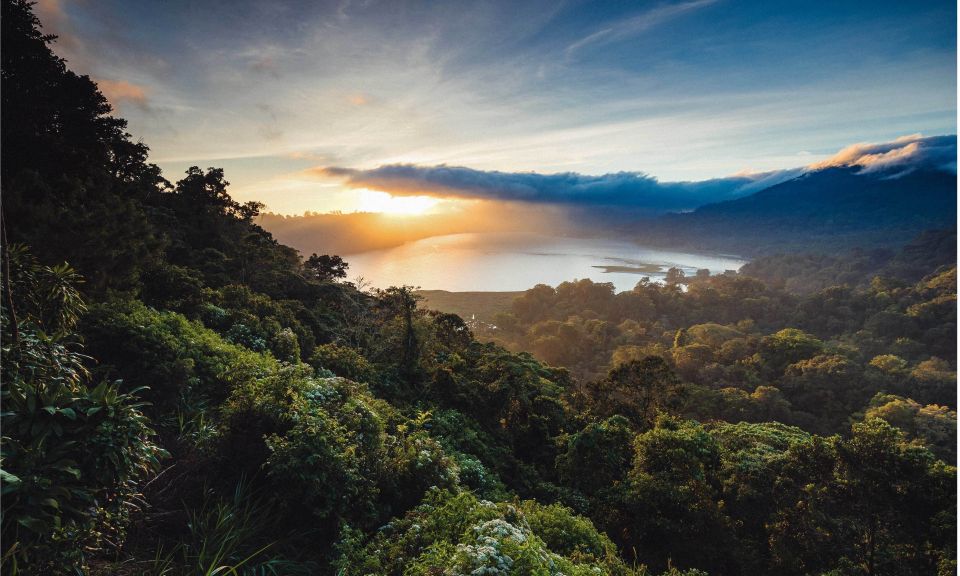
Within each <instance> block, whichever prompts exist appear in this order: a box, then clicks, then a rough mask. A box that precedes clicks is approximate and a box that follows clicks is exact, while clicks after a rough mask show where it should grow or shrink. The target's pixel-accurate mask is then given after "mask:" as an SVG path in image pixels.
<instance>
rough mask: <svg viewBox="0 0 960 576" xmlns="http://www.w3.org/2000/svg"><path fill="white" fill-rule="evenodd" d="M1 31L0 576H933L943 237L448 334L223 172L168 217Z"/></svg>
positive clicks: (68, 87) (456, 320)
mask: <svg viewBox="0 0 960 576" xmlns="http://www.w3.org/2000/svg"><path fill="white" fill-rule="evenodd" d="M2 16H3V17H2V18H0V21H2V24H3V34H2V43H3V50H2V51H0V52H2V75H3V82H4V90H3V93H2V99H3V102H2V104H3V106H2V107H0V110H2V121H3V124H4V136H5V137H8V140H11V141H14V142H16V143H17V145H16V146H5V147H3V149H2V156H3V158H2V160H3V162H2V163H0V172H2V174H0V176H2V186H3V191H4V207H3V208H4V214H3V218H2V220H3V227H4V230H3V232H4V238H3V240H4V246H3V249H4V254H3V258H4V261H3V262H2V264H3V266H4V268H3V294H2V296H3V297H2V299H0V305H2V308H3V310H2V312H3V330H2V331H0V332H2V347H3V356H4V357H3V367H2V370H3V373H2V394H3V398H2V400H3V404H4V412H3V414H2V416H0V418H2V422H0V424H2V428H3V433H4V436H3V438H2V446H0V448H2V466H3V469H2V471H0V472H2V473H0V482H2V487H3V519H2V524H3V534H2V537H3V542H4V550H3V564H4V565H3V568H4V570H5V571H7V572H10V573H18V572H21V573H42V574H46V573H57V572H71V573H77V571H78V570H83V569H85V568H87V567H91V568H94V569H95V570H94V572H96V571H99V572H100V573H118V574H141V573H151V574H179V573H200V574H211V575H212V574H298V573H326V572H331V571H332V569H333V568H337V569H339V571H340V572H339V573H341V574H367V573H374V574H440V573H451V574H453V573H479V572H477V571H484V573H496V572H511V573H516V574H559V573H563V574H568V575H569V574H588V573H589V574H596V573H607V574H647V573H648V572H647V569H646V568H644V567H643V566H642V565H640V564H639V563H641V562H643V563H646V564H647V565H650V566H652V567H654V568H655V569H657V570H666V572H665V573H666V574H670V575H672V576H676V575H678V574H681V572H680V569H681V568H686V569H688V572H686V574H689V575H694V574H697V575H702V574H703V573H702V572H700V571H699V569H708V570H710V571H711V572H712V573H716V574H772V573H777V574H785V575H792V574H796V575H798V576H799V575H800V574H891V575H899V574H904V575H905V574H917V573H925V574H926V573H940V574H946V573H951V570H952V571H955V566H956V561H955V558H956V550H955V545H954V542H955V532H956V519H955V516H956V513H955V508H956V495H955V480H956V469H955V468H954V467H953V466H950V465H948V464H947V463H944V462H943V461H942V460H938V459H937V456H939V457H942V458H947V459H949V460H952V459H953V458H955V451H954V450H955V447H954V446H953V444H954V442H955V437H956V414H955V410H954V407H955V405H956V356H955V350H956V268H955V266H953V263H954V261H955V253H954V254H953V256H952V259H951V258H947V259H944V258H942V257H941V256H940V254H941V253H942V252H944V250H945V248H946V247H947V246H948V244H949V243H944V242H945V240H944V239H945V238H946V236H949V234H946V235H945V234H939V235H932V236H929V237H927V238H926V239H925V240H923V241H922V242H919V243H915V245H912V246H908V247H907V248H905V249H904V250H903V251H902V253H900V254H897V255H891V254H887V253H885V254H879V253H873V252H860V253H856V254H853V255H852V257H851V258H837V257H832V256H831V257H824V258H784V259H780V260H776V259H773V260H769V261H766V262H762V263H757V265H752V266H748V267H747V270H748V271H750V270H753V271H754V272H755V273H756V274H758V275H759V276H763V277H764V278H766V281H761V280H758V279H757V278H752V277H748V276H746V275H743V274H734V273H729V274H724V275H720V276H710V275H709V274H706V273H704V271H698V273H697V275H696V276H695V277H685V276H683V274H682V273H681V271H679V270H677V269H673V270H671V271H670V275H669V276H670V277H669V282H668V283H667V284H666V285H661V284H657V283H652V282H650V281H649V280H647V279H643V280H641V281H640V282H638V283H637V285H636V286H635V287H634V289H633V290H629V291H624V292H621V293H617V292H616V291H615V290H614V287H613V285H612V284H609V283H594V282H591V281H589V280H580V281H575V282H565V283H561V284H560V285H559V286H557V287H556V288H552V287H549V286H543V285H541V286H536V287H534V288H533V289H531V290H528V291H526V292H524V293H522V294H519V297H518V298H516V300H515V301H514V302H513V304H512V306H510V312H509V313H506V311H505V310H503V308H505V307H506V306H507V304H505V302H504V299H503V296H502V295H500V296H497V297H495V298H493V297H491V296H490V295H486V296H478V297H477V300H476V301H484V302H486V303H487V304H486V305H487V306H488V307H489V306H493V304H496V306H494V307H495V308H497V312H501V313H500V314H499V315H498V316H497V319H496V322H495V323H496V325H497V326H496V327H494V326H492V325H489V324H483V323H477V322H473V321H472V320H471V321H469V322H467V321H464V320H463V318H461V317H460V316H457V315H455V314H451V313H443V312H430V311H426V310H423V309H421V308H420V307H419V302H418V300H419V296H418V294H417V293H415V292H414V291H413V289H412V288H411V287H394V288H390V289H387V290H383V291H373V292H372V293H368V292H364V291H363V290H361V289H358V288H357V287H356V286H354V285H352V284H350V283H347V282H337V281H335V280H338V279H341V278H343V277H344V276H345V272H346V269H347V264H346V263H345V262H344V261H343V260H342V258H340V257H337V256H323V257H321V256H316V255H314V257H311V258H308V259H307V261H306V262H303V261H302V260H301V258H300V257H299V255H298V254H297V253H296V251H295V250H293V249H291V248H289V247H286V246H282V245H280V244H279V243H277V242H276V241H275V240H274V238H273V237H272V236H271V235H270V234H269V233H268V232H266V231H265V230H264V229H263V228H261V227H260V226H259V225H258V224H256V217H257V215H258V213H259V211H260V209H261V208H262V205H260V204H258V203H256V202H248V203H246V204H244V203H240V202H238V201H236V200H234V199H233V198H232V197H231V196H230V194H229V185H228V182H227V181H226V179H225V174H224V173H223V170H222V169H218V168H208V169H206V170H202V169H200V168H198V167H192V168H190V169H189V170H188V171H187V173H186V174H185V177H184V178H182V179H181V180H180V181H179V182H177V183H176V184H175V185H170V184H169V183H168V182H167V181H166V180H164V179H163V178H162V177H161V175H160V171H159V169H158V168H157V167H156V166H154V165H151V164H149V163H147V148H146V147H145V146H143V145H142V144H135V143H133V142H132V141H131V140H130V136H129V135H127V134H125V133H124V130H125V123H124V122H123V121H122V120H119V119H116V118H112V117H110V116H109V115H108V114H109V112H110V108H109V105H108V104H107V102H106V100H105V99H104V98H103V96H102V95H101V94H100V93H99V92H98V91H97V89H96V86H95V85H94V84H93V83H92V82H91V81H90V80H89V79H88V78H86V77H80V76H77V75H75V74H73V73H71V72H69V71H68V70H67V69H66V67H65V64H64V62H63V60H61V59H59V58H57V57H56V56H54V55H53V53H52V52H51V51H50V47H49V42H50V40H51V38H50V37H47V36H44V35H43V34H42V33H41V31H40V29H39V27H38V26H39V25H38V23H37V22H36V20H35V18H34V17H33V15H32V12H31V8H30V5H29V4H27V3H26V2H23V1H21V0H6V1H5V2H4V3H3V15H2ZM7 236H9V238H10V239H12V240H13V241H15V242H17V241H24V240H26V241H29V242H31V243H32V244H33V245H34V249H35V251H36V253H37V254H38V255H39V256H40V260H39V262H38V261H34V260H32V259H31V258H30V257H29V256H28V255H27V253H26V252H25V250H24V249H23V248H20V247H18V246H17V245H16V244H12V245H8V244H7V242H6V239H7ZM64 259H66V260H68V261H70V262H71V264H73V265H74V266H76V267H77V270H79V271H80V273H82V274H83V275H84V277H85V278H87V280H88V282H87V283H85V284H83V287H84V289H85V292H86V294H87V295H88V296H89V297H90V302H91V306H90V309H89V310H87V308H86V306H85V304H84V298H81V294H80V291H79V288H78V287H79V286H80V277H79V276H78V273H77V272H75V271H74V270H73V268H71V267H70V266H68V265H66V264H60V263H61V262H63V260H64ZM40 262H42V263H43V264H41V263H40ZM943 265H946V266H943ZM937 266H941V267H940V268H937ZM817 267H820V268H821V269H822V270H820V271H817ZM844 268H846V269H844ZM798 271H799V272H798ZM878 271H879V272H878ZM931 271H932V273H931ZM761 272H763V273H761ZM801 273H802V274H808V275H809V276H810V278H809V283H803V282H801V281H799V280H798V278H797V275H798V274H801ZM876 273H880V274H881V276H879V277H874V276H875V275H876ZM924 275H926V276H924ZM784 288H786V289H784ZM794 289H796V290H799V291H802V292H803V293H802V294H795V293H792V292H791V291H792V290H794ZM446 312H455V310H447V311H446ZM78 321H79V322H80V325H79V326H80V327H79V329H78V327H77V326H78V325H77V323H78ZM475 330H476V331H478V332H481V331H482V336H489V337H491V338H493V339H494V340H495V342H492V343H480V342H478V341H477V340H476V339H475V337H474V331H475ZM81 342H83V343H84V344H85V346H86V347H85V349H84V352H85V353H87V354H90V357H87V356H84V355H81V354H79V352H78V351H79V350H80V348H79V346H80V344H81ZM513 350H528V351H530V352H531V353H532V354H528V353H516V352H513ZM307 358H309V361H308V363H304V360H306V359H307ZM544 362H546V363H547V364H544ZM551 366H558V367H551ZM334 375H336V376H338V377H333V376H334ZM358 381H359V382H362V383H358ZM144 387H148V388H144ZM141 396H142V397H143V398H144V399H145V400H148V401H150V402H151V403H150V404H145V403H142V402H140V401H138V399H137V397H141ZM870 398H873V400H872V401H869V399H870ZM868 401H869V404H868ZM865 406H866V408H865V410H864V407H865ZM861 411H864V412H863V413H862V414H861V413H860V412H861ZM691 416H694V417H696V419H697V420H699V421H702V422H704V424H701V423H699V422H697V421H695V420H690V419H689V418H690V417H691ZM851 420H852V421H855V422H857V423H856V424H854V426H853V428H852V430H850V429H849V422H850V421H851ZM793 425H796V427H795V426H793ZM894 426H896V428H895V427H894ZM154 428H156V429H157V430H158V432H159V434H157V435H156V440H155V439H154V434H153V429H154ZM811 432H817V433H826V434H831V433H838V432H842V433H844V434H845V436H844V437H840V436H829V437H823V436H817V435H812V434H811ZM158 445H159V446H162V447H164V448H166V449H167V450H169V452H170V454H172V460H173V462H172V463H171V465H170V466H167V467H165V468H164V470H163V471H162V472H160V474H159V475H158V476H153V474H154V472H155V470H156V469H157V463H158V460H159V459H160V458H161V457H162V456H164V452H163V451H162V450H161V449H160V448H159V446H158ZM468 490H469V491H473V492H475V493H471V492H468ZM478 497H481V498H486V499H488V500H489V501H487V500H480V499H478ZM521 498H536V500H526V501H521V500H520V499H521ZM494 501H497V502H496V503H494ZM572 510H576V511H578V512H583V513H586V514H589V516H590V517H589V518H587V517H581V516H577V515H575V514H574V513H573V512H572ZM391 518H392V519H391ZM613 541H615V542H616V544H618V545H620V551H619V552H618V551H617V548H616V546H615V545H614V543H613ZM625 559H629V561H631V562H633V563H634V566H632V567H630V566H628V565H627V564H626V563H625ZM331 564H336V566H332V565H331Z"/></svg>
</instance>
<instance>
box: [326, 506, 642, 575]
mask: <svg viewBox="0 0 960 576" xmlns="http://www.w3.org/2000/svg"><path fill="white" fill-rule="evenodd" d="M337 566H338V569H339V570H340V573H342V574H345V575H349V574H370V573H376V574H405V575H407V574H436V573H440V572H442V573H451V574H469V573H478V572H475V571H477V570H481V571H482V573H485V574H542V575H549V574H623V575H627V574H634V573H636V572H634V571H633V570H631V569H630V568H628V567H627V566H625V565H624V564H623V562H622V561H621V560H620V559H619V558H618V556H617V555H616V553H615V548H614V546H613V544H612V543H611V542H610V541H609V540H608V539H606V538H605V537H604V536H602V535H601V534H599V533H598V532H597V531H596V529H595V528H593V526H592V525H591V524H590V522H589V521H588V520H585V519H582V518H579V517H577V516H573V515H572V514H571V513H570V512H569V510H567V509H565V508H563V507H560V506H546V507H544V506H540V505H538V504H536V503H534V502H524V503H522V504H520V505H512V504H504V503H501V504H494V503H492V502H489V501H486V500H478V499H477V498H476V497H474V496H472V495H471V494H469V493H459V494H453V493H450V492H444V491H431V492H430V493H429V494H428V496H427V497H426V499H425V500H424V502H423V504H421V505H420V506H418V507H417V508H416V509H414V510H412V511H411V512H410V513H408V514H407V515H406V516H405V517H404V518H402V519H398V520H394V521H393V522H391V523H390V524H387V525H386V526H384V527H383V528H382V529H381V530H380V531H379V532H377V534H376V535H375V536H374V537H373V539H372V540H371V541H370V542H368V543H363V542H362V541H357V540H352V541H349V540H345V541H344V542H343V543H342V546H341V557H340V559H339V561H338V563H337ZM640 573H643V572H640Z"/></svg>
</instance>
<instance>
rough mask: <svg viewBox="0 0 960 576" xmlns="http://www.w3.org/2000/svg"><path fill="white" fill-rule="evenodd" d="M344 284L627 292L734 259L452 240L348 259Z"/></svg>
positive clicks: (554, 243) (531, 240) (581, 244)
mask: <svg viewBox="0 0 960 576" xmlns="http://www.w3.org/2000/svg"><path fill="white" fill-rule="evenodd" d="M344 259H345V260H346V261H347V262H348V263H349V264H350V268H349V270H348V273H349V278H350V279H351V280H355V279H357V278H358V277H363V279H364V280H365V281H366V282H368V283H369V284H370V285H371V286H373V287H376V288H387V287H389V286H400V285H404V284H406V285H409V286H416V287H419V288H422V289H424V290H450V291H453V292H467V291H483V292H488V291H489V292H494V291H514V290H526V289H528V288H532V287H533V286H535V285H536V284H549V285H551V286H556V285H557V284H559V283H561V282H565V281H567V280H574V279H583V278H589V279H591V280H593V281H595V282H612V283H613V284H614V286H615V287H616V289H617V291H618V292H620V291H623V290H630V289H632V288H633V287H634V286H635V285H636V284H637V282H638V281H639V280H640V279H641V278H642V277H643V276H648V277H649V278H650V279H651V280H662V279H663V277H664V275H665V274H666V272H667V269H669V268H670V267H671V266H676V267H677V268H680V269H682V270H683V271H684V272H685V273H686V274H687V275H692V274H694V273H695V272H696V270H697V269H698V268H707V269H709V270H710V272H711V273H713V274H718V273H722V272H723V271H725V270H738V269H739V268H740V266H742V265H743V264H746V260H743V259H740V258H738V257H736V256H720V255H705V254H688V253H684V252H672V251H669V250H660V249H656V248H645V247H642V246H638V245H636V244H633V243H630V242H620V241H616V240H605V239H596V238H564V237H550V236H538V235H532V234H490V233H483V234H451V235H448V236H435V237H432V238H426V239H423V240H418V241H416V242H411V243H408V244H404V245H403V246H397V247H395V248H388V249H385V250H374V251H370V252H361V253H358V254H349V255H346V256H344Z"/></svg>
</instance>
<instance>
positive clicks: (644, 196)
mask: <svg viewBox="0 0 960 576" xmlns="http://www.w3.org/2000/svg"><path fill="white" fill-rule="evenodd" d="M956 140H957V139H956V136H955V135H951V136H934V137H928V138H924V137H922V136H920V135H912V136H905V137H902V138H898V139H897V140H894V141H892V142H886V143H879V144H856V145H853V146H848V147H847V148H844V149H842V150H841V151H840V152H838V153H837V154H836V155H834V156H832V157H831V158H829V159H827V160H825V161H823V162H818V163H816V164H811V165H809V166H804V167H797V168H790V169H784V170H773V171H769V172H747V173H738V174H735V175H733V176H730V177H726V178H714V179H710V180H703V181H699V182H661V181H659V180H657V179H656V178H654V177H651V176H649V175H647V174H644V173H642V172H616V173H610V174H603V175H599V176H592V175H587V174H579V173H577V172H563V173H557V174H540V173H537V172H500V171H484V170H475V169H473V168H466V167H463V166H448V165H439V166H418V165H415V164H388V165H385V166H380V167H378V168H373V169H369V170H359V169H354V168H343V167H336V166H334V167H319V168H313V169H310V170H308V171H307V172H306V175H307V176H309V177H311V178H320V179H324V180H329V179H333V180H339V181H340V182H341V183H342V184H343V185H344V186H346V187H348V188H354V189H370V190H379V191H382V192H389V193H390V194H393V195H397V196H439V197H448V198H463V199H483V200H498V201H507V202H523V203H538V204H557V205H566V206H578V207H584V208H604V207H613V208H622V209H627V210H631V211H635V212H647V213H656V212H666V211H682V210H691V209H694V208H696V207H698V206H702V205H704V204H709V203H714V202H722V201H724V200H731V199H734V198H738V197H741V196H746V195H748V194H753V193H755V192H758V191H760V190H762V189H764V188H769V187H770V186H774V185H777V184H779V183H781V182H785V181H787V180H790V179H792V178H796V177H799V176H801V175H803V174H804V173H806V172H810V171H813V170H820V169H824V168H832V167H860V168H861V170H860V173H877V174H878V175H882V176H883V177H898V176H901V175H903V174H905V173H907V172H909V171H911V170H914V169H917V168H919V167H929V168H933V169H939V170H952V171H956Z"/></svg>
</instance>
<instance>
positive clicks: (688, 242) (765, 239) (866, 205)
mask: <svg viewBox="0 0 960 576" xmlns="http://www.w3.org/2000/svg"><path fill="white" fill-rule="evenodd" d="M956 189H957V176H956V174H955V173H954V172H951V171H945V170H938V169H932V168H921V169H916V170H913V171H911V172H908V173H903V172H898V173H893V172H891V171H886V172H866V171H864V170H863V169H862V168H860V167H832V168H826V169H822V170H815V171H812V172H807V173H805V174H804V175H802V176H799V177H797V178H794V179H792V180H788V181H786V182H782V183H780V184H776V185H774V186H771V187H769V188H765V189H763V190H761V191H759V192H756V193H755V194H752V195H750V196H746V197H743V198H738V199H736V200H730V201H726V202H719V203H716V204H709V205H706V206H701V207H700V208H697V209H696V210H694V211H693V212H688V213H681V214H669V215H665V216H662V217H660V218H658V219H655V220H652V221H647V222H643V224H642V230H640V231H639V232H637V231H632V232H631V234H632V235H635V236H639V238H638V239H639V240H640V241H641V242H644V243H651V244H666V243H669V244H671V245H673V246H677V245H678V244H681V245H684V246H686V247H688V248H692V249H699V250H710V251H721V252H734V253H737V254H742V255H746V256H758V255H763V254H773V253H777V252H797V251H813V250H820V251H823V250H827V251H831V250H835V249H837V248H852V247H857V246H862V247H866V246H869V247H883V246H887V247H892V246H899V245H902V244H904V243H906V242H908V241H909V240H910V239H912V238H914V237H915V236H916V235H917V234H919V233H920V232H922V231H924V230H929V229H933V228H950V227H952V226H953V225H954V222H955V215H956V210H957V196H956Z"/></svg>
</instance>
